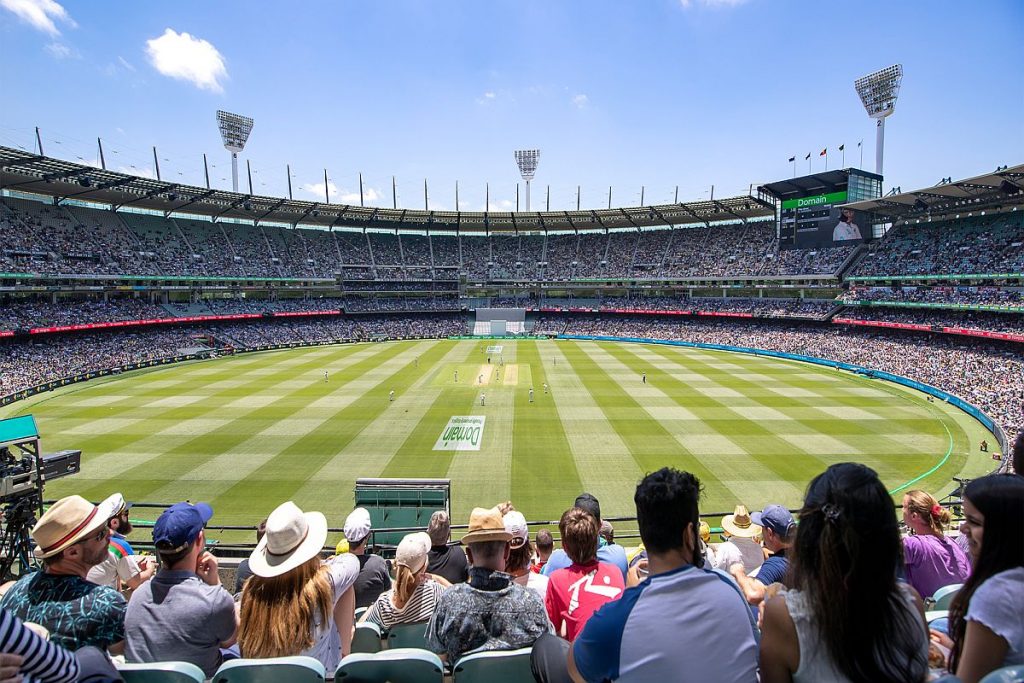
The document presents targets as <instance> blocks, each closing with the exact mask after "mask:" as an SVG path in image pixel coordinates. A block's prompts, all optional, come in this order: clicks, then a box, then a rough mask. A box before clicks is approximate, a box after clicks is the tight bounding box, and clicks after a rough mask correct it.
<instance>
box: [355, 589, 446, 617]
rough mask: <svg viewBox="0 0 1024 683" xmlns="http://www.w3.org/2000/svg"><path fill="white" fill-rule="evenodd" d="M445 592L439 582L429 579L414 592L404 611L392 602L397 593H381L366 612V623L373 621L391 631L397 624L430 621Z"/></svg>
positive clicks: (391, 591) (392, 591)
mask: <svg viewBox="0 0 1024 683" xmlns="http://www.w3.org/2000/svg"><path fill="white" fill-rule="evenodd" d="M443 592H444V587H443V586H442V585H441V584H439V583H438V582H437V581H433V580H431V579H427V580H426V581H424V582H423V583H421V584H420V585H418V586H416V590H414V591H413V592H412V597H410V598H409V602H407V603H405V606H404V607H402V609H398V608H397V607H395V603H394V602H392V599H393V597H394V594H395V591H394V589H391V590H389V591H387V592H386V593H381V594H380V597H378V598H377V601H376V602H375V603H373V604H372V605H371V606H370V609H368V610H367V611H366V621H372V622H373V623H375V624H377V626H380V627H381V628H382V629H389V628H391V627H392V626H394V625H395V624H415V623H417V622H420V621H429V620H430V617H432V616H433V615H434V607H435V606H437V599H438V598H439V597H441V593H443Z"/></svg>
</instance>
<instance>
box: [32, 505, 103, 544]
mask: <svg viewBox="0 0 1024 683" xmlns="http://www.w3.org/2000/svg"><path fill="white" fill-rule="evenodd" d="M114 505H115V501H113V500H112V499H111V498H108V499H107V500H105V501H103V502H102V503H100V504H99V505H93V504H92V503H90V502H89V501H87V500H86V499H85V498H82V497H81V496H68V497H67V498H61V499H60V500H58V501H57V502H56V503H54V504H53V505H52V506H51V507H50V509H49V510H47V511H46V512H45V513H44V514H43V516H42V517H40V518H39V521H38V522H37V523H36V525H35V526H34V527H32V539H33V540H34V541H35V542H36V548H35V550H33V551H32V554H33V555H35V556H36V557H37V558H38V559H40V560H42V559H45V558H47V557H53V556H54V555H56V554H57V553H59V552H60V551H62V550H64V549H65V548H67V547H69V546H72V545H74V544H75V543H78V542H79V541H80V540H82V539H83V538H86V537H87V536H88V535H89V534H92V533H95V532H96V530H97V529H100V528H101V527H105V526H106V525H107V520H108V519H110V518H111V517H113V516H114V513H116V512H117V510H116V509H115V508H114Z"/></svg>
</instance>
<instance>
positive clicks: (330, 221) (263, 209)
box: [0, 147, 775, 232]
mask: <svg viewBox="0 0 1024 683" xmlns="http://www.w3.org/2000/svg"><path fill="white" fill-rule="evenodd" d="M0 188H3V189H6V190H18V191H21V192H31V193H36V194H42V195H47V196H52V197H56V198H57V200H58V203H59V202H62V201H65V200H68V199H74V200H78V201H87V202H98V203H101V204H109V205H113V206H114V207H115V208H121V207H138V208H143V209H150V210H154V211H161V212H163V213H165V214H167V215H169V214H171V213H177V212H181V213H188V214H196V215H201V216H210V217H213V218H231V219H241V220H250V221H257V222H277V223H287V224H292V225H297V224H303V225H313V226H323V227H334V226H337V227H362V228H375V229H377V228H380V229H403V230H405V229H412V230H459V231H469V232H482V231H495V232H518V231H520V230H521V231H536V230H539V231H545V230H594V229H605V228H639V227H648V226H667V225H707V224H710V223H714V222H718V221H736V220H747V219H751V218H771V217H774V215H775V208H774V207H773V206H772V205H771V204H770V203H769V202H766V201H764V200H763V199H760V198H758V197H753V196H747V195H741V196H738V197H729V198H726V199H715V200H705V201H698V202H687V203H682V204H663V205H659V206H642V207H640V206H636V207H623V208H618V209H587V210H583V211H540V212H537V211H534V212H530V213H526V212H510V211H490V212H483V211H458V212H456V211H416V210H411V209H385V208H380V207H371V206H367V207H361V206H350V205H345V204H326V203H323V202H311V201H302V200H291V199H285V198H281V197H264V196H260V195H250V194H245V193H240V192H228V191H224V190H212V189H207V188H205V187H196V186H194V185H183V184H181V183H175V182H167V181H162V180H155V179H153V178H145V177H140V176H133V175H128V174H125V173H118V172H115V171H108V170H104V169H99V168H96V167H94V166H86V165H83V164H77V163H73V162H70V161H63V160H61V159H54V158H51V157H44V156H39V155H37V154H33V153H31V152H26V151H24V150H19V149H12V148H10V147H0Z"/></svg>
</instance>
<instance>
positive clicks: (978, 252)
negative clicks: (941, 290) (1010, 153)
mask: <svg viewBox="0 0 1024 683" xmlns="http://www.w3.org/2000/svg"><path fill="white" fill-rule="evenodd" d="M1022 271H1024V215H1021V213H1020V212H1019V211H1018V212H1015V213H1012V214H1004V215H1001V216H976V217H971V218H960V219H955V220H949V221H943V222H936V223H923V224H916V223H915V224H913V225H911V224H909V223H906V224H903V225H899V226H897V227H895V228H893V229H892V230H890V231H889V232H888V233H887V234H886V235H885V237H883V238H882V239H880V240H878V241H876V242H872V243H871V244H870V245H869V246H868V253H867V254H866V255H865V257H864V258H863V260H861V261H860V262H859V263H858V264H857V266H856V267H855V268H854V270H853V272H851V273H850V275H868V276H870V275H875V276H881V275H970V274H975V273H996V274H1002V273H1020V272H1022Z"/></svg>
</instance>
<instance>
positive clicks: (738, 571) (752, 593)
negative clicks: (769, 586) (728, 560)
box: [729, 563, 765, 605]
mask: <svg viewBox="0 0 1024 683" xmlns="http://www.w3.org/2000/svg"><path fill="white" fill-rule="evenodd" d="M729 573H730V574H732V578H734V579H736V583H738V584H739V586H740V590H741V591H743V596H744V597H745V598H746V599H747V602H748V603H749V604H751V605H757V604H759V603H760V602H761V601H762V600H764V589H765V586H764V584H763V583H761V582H760V581H759V580H758V579H756V578H753V577H750V576H747V573H746V572H745V571H743V565H742V564H739V563H735V564H733V565H731V566H730V567H729Z"/></svg>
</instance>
